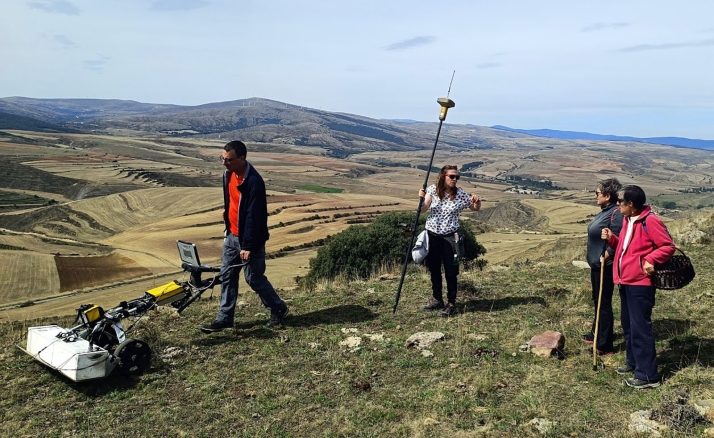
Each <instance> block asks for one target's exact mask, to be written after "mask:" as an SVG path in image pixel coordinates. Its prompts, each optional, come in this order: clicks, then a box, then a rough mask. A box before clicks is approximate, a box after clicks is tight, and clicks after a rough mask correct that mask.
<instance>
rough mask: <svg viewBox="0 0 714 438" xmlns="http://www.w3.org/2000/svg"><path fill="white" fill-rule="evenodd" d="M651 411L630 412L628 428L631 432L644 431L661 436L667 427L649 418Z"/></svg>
mask: <svg viewBox="0 0 714 438" xmlns="http://www.w3.org/2000/svg"><path fill="white" fill-rule="evenodd" d="M650 414H651V411H637V412H633V413H631V414H630V424H629V426H628V429H629V430H630V431H631V432H637V433H645V434H648V435H650V436H662V432H664V431H666V430H668V429H669V428H668V427H667V426H665V425H664V424H660V423H658V422H656V421H654V420H650Z"/></svg>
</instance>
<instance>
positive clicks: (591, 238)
mask: <svg viewBox="0 0 714 438" xmlns="http://www.w3.org/2000/svg"><path fill="white" fill-rule="evenodd" d="M620 189H622V185H621V184H620V182H619V181H618V180H617V178H609V179H606V180H602V181H600V182H598V184H597V188H596V190H595V197H596V200H597V205H598V206H599V207H600V213H598V214H597V215H596V216H595V218H593V220H592V222H590V225H588V245H587V249H588V252H587V261H588V264H589V265H590V283H591V284H592V293H593V304H594V309H595V317H594V318H593V322H592V325H591V327H590V332H588V333H585V334H584V335H583V336H582V339H583V341H584V342H586V343H588V344H592V343H593V341H594V338H595V335H594V330H595V319H596V318H597V311H598V296H600V298H601V302H600V321H599V324H598V335H597V351H598V354H600V355H611V354H613V346H612V343H613V338H614V336H613V330H614V320H615V318H614V317H613V314H612V293H613V291H614V289H615V283H614V282H613V280H612V256H613V254H614V253H615V250H614V249H612V248H608V249H607V251H605V254H604V259H605V269H604V271H603V276H602V294H600V286H601V285H600V270H601V265H600V256H601V255H603V250H605V248H607V243H606V242H603V241H602V238H601V235H602V230H603V228H609V229H610V230H611V231H612V232H613V233H615V234H617V235H619V234H620V229H621V228H622V213H620V209H619V208H618V207H617V192H618V191H620Z"/></svg>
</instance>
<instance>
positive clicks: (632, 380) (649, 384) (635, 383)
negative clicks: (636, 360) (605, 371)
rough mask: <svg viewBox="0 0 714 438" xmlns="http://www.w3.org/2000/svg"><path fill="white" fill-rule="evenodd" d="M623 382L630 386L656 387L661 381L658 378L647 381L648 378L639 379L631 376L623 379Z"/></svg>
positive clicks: (641, 387) (637, 387) (640, 387)
mask: <svg viewBox="0 0 714 438" xmlns="http://www.w3.org/2000/svg"><path fill="white" fill-rule="evenodd" d="M625 384H626V385H627V386H629V387H630V388H635V389H645V388H656V387H658V386H660V385H661V384H662V383H661V382H660V381H659V380H654V381H649V380H640V379H636V378H634V377H631V378H629V379H625Z"/></svg>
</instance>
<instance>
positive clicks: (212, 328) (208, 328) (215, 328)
mask: <svg viewBox="0 0 714 438" xmlns="http://www.w3.org/2000/svg"><path fill="white" fill-rule="evenodd" d="M229 328H233V324H230V323H227V322H222V321H213V322H212V323H210V324H203V325H202V326H201V331H202V332H203V333H215V332H220V331H221V330H225V329H229Z"/></svg>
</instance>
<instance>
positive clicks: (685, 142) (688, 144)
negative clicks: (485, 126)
mask: <svg viewBox="0 0 714 438" xmlns="http://www.w3.org/2000/svg"><path fill="white" fill-rule="evenodd" d="M491 128H493V129H500V130H502V131H508V132H518V133H520V134H528V135H535V136H536V137H545V138H558V139H561V140H604V141H636V142H640V143H653V144H664V145H668V146H675V147H682V148H694V149H706V150H714V140H697V139H691V138H684V137H646V138H640V137H627V136H620V135H601V134H591V133H589V132H577V131H557V130H554V129H515V128H509V127H508V126H502V125H495V126H491Z"/></svg>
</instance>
